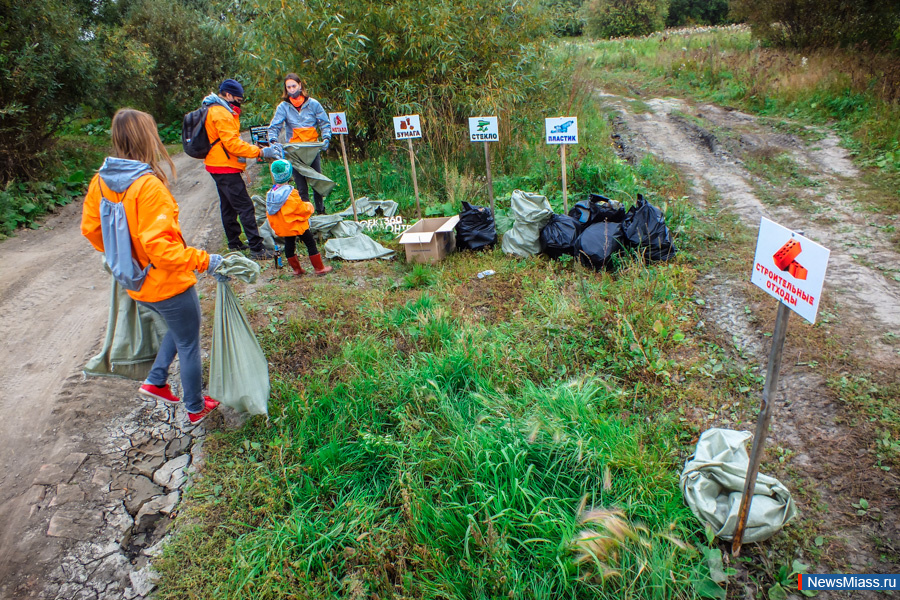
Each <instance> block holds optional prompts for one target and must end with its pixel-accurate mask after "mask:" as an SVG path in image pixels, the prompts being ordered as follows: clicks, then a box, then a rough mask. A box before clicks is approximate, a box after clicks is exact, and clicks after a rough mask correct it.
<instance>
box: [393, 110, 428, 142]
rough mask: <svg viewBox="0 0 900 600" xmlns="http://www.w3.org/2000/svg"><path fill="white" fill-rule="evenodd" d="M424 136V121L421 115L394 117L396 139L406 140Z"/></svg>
mask: <svg viewBox="0 0 900 600" xmlns="http://www.w3.org/2000/svg"><path fill="white" fill-rule="evenodd" d="M420 137H422V123H421V121H420V120H419V115H403V116H402V117H394V139H397V140H405V139H411V138H420Z"/></svg>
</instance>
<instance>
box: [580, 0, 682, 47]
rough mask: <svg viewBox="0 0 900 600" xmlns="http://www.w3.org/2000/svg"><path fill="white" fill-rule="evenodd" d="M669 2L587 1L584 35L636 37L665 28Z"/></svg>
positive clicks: (665, 0)
mask: <svg viewBox="0 0 900 600" xmlns="http://www.w3.org/2000/svg"><path fill="white" fill-rule="evenodd" d="M668 12H669V0H590V1H589V2H588V4H587V5H586V6H585V16H586V31H587V33H588V35H590V36H592V37H601V38H609V37H618V36H625V35H629V36H640V35H647V34H650V33H653V32H654V31H660V30H662V29H664V28H665V26H666V15H667V14H668Z"/></svg>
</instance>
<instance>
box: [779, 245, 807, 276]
mask: <svg viewBox="0 0 900 600" xmlns="http://www.w3.org/2000/svg"><path fill="white" fill-rule="evenodd" d="M802 250H803V249H802V248H801V247H800V242H798V241H797V240H788V242H787V243H786V244H785V245H784V246H782V247H781V249H780V250H778V252H776V253H775V254H774V255H772V259H773V260H774V261H775V266H776V267H778V268H779V269H781V270H782V271H787V272H788V273H790V274H791V276H792V277H794V278H795V279H806V276H807V275H808V274H809V271H807V270H806V269H805V268H804V267H803V265H801V264H800V263H798V262H797V261H796V260H794V259H795V258H797V257H798V256H799V255H800V252H801V251H802Z"/></svg>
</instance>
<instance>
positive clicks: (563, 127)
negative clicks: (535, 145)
mask: <svg viewBox="0 0 900 600" xmlns="http://www.w3.org/2000/svg"><path fill="white" fill-rule="evenodd" d="M544 128H545V129H546V132H547V143H548V144H577V143H578V117H555V118H552V119H544Z"/></svg>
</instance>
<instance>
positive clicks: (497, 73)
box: [233, 0, 548, 156]
mask: <svg viewBox="0 0 900 600" xmlns="http://www.w3.org/2000/svg"><path fill="white" fill-rule="evenodd" d="M242 10H243V11H244V12H243V13H241V15H242V16H243V18H240V17H241V15H238V18H236V19H235V22H234V23H233V26H234V35H235V39H237V36H238V35H240V36H242V38H241V40H242V42H243V45H244V48H243V54H242V59H243V61H244V63H243V64H244V72H245V73H246V74H247V76H245V78H244V81H243V83H244V85H245V87H247V88H249V89H248V91H247V93H248V95H252V96H254V97H255V98H259V97H265V98H266V99H267V100H268V101H269V104H263V105H259V104H258V103H255V104H254V105H253V107H252V108H251V112H252V113H256V115H257V116H258V118H260V119H264V120H265V121H266V122H268V120H269V119H270V118H271V115H272V112H273V110H272V107H273V106H274V105H275V104H276V103H277V102H279V101H280V94H281V89H282V77H283V76H284V74H285V73H287V72H290V71H294V72H297V73H298V74H299V75H300V76H301V77H302V78H303V79H304V80H306V83H307V84H308V87H307V89H308V90H310V92H311V94H312V95H313V96H314V97H316V98H318V99H319V100H321V101H322V103H323V104H324V105H325V109H326V110H345V111H346V112H347V117H348V119H349V121H350V122H349V125H350V133H351V136H353V137H354V138H355V141H356V142H358V143H359V144H360V145H362V146H365V145H366V144H369V143H371V142H373V141H375V140H381V141H385V142H386V141H388V140H390V139H392V138H393V130H392V126H391V123H392V121H391V118H392V117H393V116H395V115H402V114H407V113H418V114H421V115H422V122H423V130H424V134H425V136H426V139H427V141H428V145H429V146H430V147H431V148H432V149H433V150H434V151H436V152H438V153H439V154H443V155H445V156H449V155H450V154H451V153H450V151H449V148H450V147H451V146H453V147H454V148H455V145H456V144H457V143H458V139H459V137H460V136H459V134H458V131H457V130H456V129H454V128H455V127H458V126H459V125H461V124H463V123H464V122H465V118H466V117H468V116H471V115H477V114H498V113H501V112H502V111H504V110H508V109H509V108H510V107H511V106H512V105H513V103H515V102H520V101H526V100H534V98H535V97H539V94H537V92H536V87H538V86H539V85H540V81H543V79H542V78H541V77H539V70H537V69H534V68H533V67H534V65H535V64H536V63H537V61H538V58H539V57H540V56H541V55H542V52H541V48H542V46H541V39H542V36H543V35H544V33H545V32H546V31H547V30H548V21H547V19H546V17H545V16H543V15H542V13H541V11H540V10H539V6H538V4H537V2H536V0H530V1H529V0H526V1H525V2H523V1H521V0H502V1H499V2H492V3H484V2H480V1H478V0H448V1H447V2H442V3H423V2H418V1H415V0H396V1H394V2H390V3H384V2H381V1H378V0H369V1H360V0H330V1H326V0H308V1H307V2H287V3H283V2H282V1H281V0H255V2H248V3H245V4H242ZM248 116H250V117H252V115H248ZM466 143H467V142H466Z"/></svg>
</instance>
